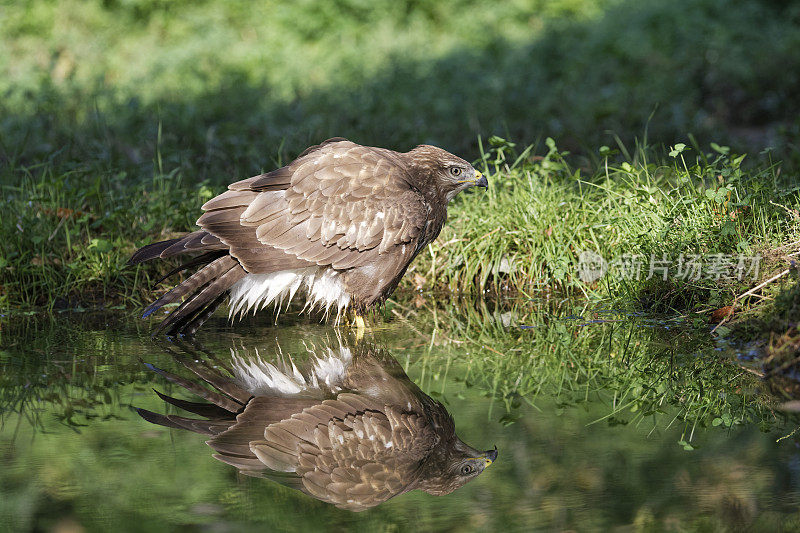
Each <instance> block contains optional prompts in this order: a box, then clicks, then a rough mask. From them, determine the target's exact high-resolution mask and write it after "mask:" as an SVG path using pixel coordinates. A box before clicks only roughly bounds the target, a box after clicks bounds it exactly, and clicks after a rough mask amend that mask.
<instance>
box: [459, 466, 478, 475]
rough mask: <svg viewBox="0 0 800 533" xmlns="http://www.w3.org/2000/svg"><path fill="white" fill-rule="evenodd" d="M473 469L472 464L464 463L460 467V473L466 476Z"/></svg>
mask: <svg viewBox="0 0 800 533" xmlns="http://www.w3.org/2000/svg"><path fill="white" fill-rule="evenodd" d="M474 471H475V467H473V466H472V465H464V466H462V467H461V475H462V476H468V475H470V474H471V473H472V472H474Z"/></svg>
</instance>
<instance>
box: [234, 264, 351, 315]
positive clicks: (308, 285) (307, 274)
mask: <svg viewBox="0 0 800 533" xmlns="http://www.w3.org/2000/svg"><path fill="white" fill-rule="evenodd" d="M298 293H304V294H305V296H306V304H305V307H304V310H306V309H309V310H311V309H319V310H322V311H324V312H325V314H328V313H329V312H330V311H331V310H334V309H335V310H336V320H337V322H338V320H339V317H340V316H341V314H342V311H343V310H344V309H345V308H347V306H348V304H349V303H350V295H349V294H348V293H347V291H346V290H345V287H344V283H342V279H341V272H337V271H336V270H333V269H332V268H323V267H309V268H296V269H292V270H281V271H279V272H273V273H270V274H247V275H246V276H245V277H244V278H242V279H241V280H239V281H237V282H236V283H235V284H234V285H233V286H232V287H231V288H230V304H229V311H228V314H229V316H230V317H231V318H233V317H235V316H236V315H239V316H240V317H241V316H243V315H244V314H246V313H248V312H250V311H251V310H252V311H253V312H256V311H258V310H261V309H263V308H264V307H266V306H268V305H270V304H275V306H276V312H278V313H280V309H281V307H282V306H283V305H284V304H285V305H287V306H288V305H289V303H290V302H291V301H292V299H293V298H294V297H295V295H297V294H298Z"/></svg>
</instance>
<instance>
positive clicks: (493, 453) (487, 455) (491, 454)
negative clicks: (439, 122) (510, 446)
mask: <svg viewBox="0 0 800 533" xmlns="http://www.w3.org/2000/svg"><path fill="white" fill-rule="evenodd" d="M484 179H486V178H484ZM483 456H484V459H483V460H484V461H486V466H489V465H490V464H492V463H493V462H494V461H495V459H497V446H495V447H494V450H487V451H485V452H483Z"/></svg>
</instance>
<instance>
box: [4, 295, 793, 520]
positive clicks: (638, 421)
mask: <svg viewBox="0 0 800 533" xmlns="http://www.w3.org/2000/svg"><path fill="white" fill-rule="evenodd" d="M374 323H375V327H374V328H373V332H372V334H370V335H368V336H367V337H366V338H365V339H364V340H362V341H361V342H363V343H371V344H372V345H375V346H377V347H380V348H381V349H385V350H387V351H388V352H389V353H390V354H392V356H393V357H394V358H395V359H397V361H398V362H399V363H400V365H401V366H402V367H403V368H404V370H405V371H406V372H407V373H408V375H409V376H410V377H411V378H412V380H413V381H414V382H415V383H416V384H417V385H418V386H419V387H420V388H421V389H422V390H423V391H425V393H426V394H428V395H430V396H431V397H433V398H435V399H437V400H438V401H440V402H442V403H443V405H445V406H446V408H447V409H448V410H449V411H450V413H451V414H452V416H453V418H454V420H455V424H456V428H457V432H458V434H459V436H460V437H461V438H462V439H463V440H464V441H465V442H467V443H469V444H470V445H472V446H474V447H476V448H478V449H481V450H482V449H490V448H491V447H492V446H494V445H496V446H497V448H498V450H499V457H498V459H497V461H496V462H495V463H494V464H492V465H491V466H490V467H488V468H487V469H486V471H485V472H483V473H482V474H481V475H480V476H479V477H477V478H476V479H475V480H473V481H472V482H470V483H468V484H467V485H465V486H464V487H463V488H461V489H458V490H457V491H456V492H454V493H453V494H450V495H448V496H441V497H434V496H431V495H428V494H425V493H422V492H419V491H414V492H410V493H407V494H404V495H401V496H398V497H396V498H393V499H390V500H389V501H387V502H386V503H383V504H381V505H378V506H377V507H374V508H372V509H369V510H366V511H363V512H360V513H353V512H349V511H345V510H341V509H337V508H336V507H333V506H331V505H329V504H325V503H322V502H320V501H318V500H315V499H313V498H311V497H309V496H307V495H305V494H302V493H300V492H298V491H296V490H293V489H290V488H287V487H284V486H282V485H280V484H277V483H275V482H272V481H269V480H264V479H254V478H250V477H247V476H243V475H241V474H240V473H238V472H237V470H236V469H235V468H232V467H230V466H228V465H225V464H222V463H220V462H218V461H215V460H214V459H213V458H212V457H211V453H212V450H210V449H209V448H208V446H206V445H205V444H204V441H205V440H206V439H207V437H203V436H202V435H197V434H194V433H191V432H188V431H183V430H178V429H168V428H164V427H161V426H157V425H153V424H150V423H148V422H147V421H145V420H143V419H142V418H140V417H139V416H138V415H137V414H136V412H135V411H134V410H133V407H142V408H145V409H149V410H152V411H155V412H177V411H176V410H175V409H174V408H173V407H171V406H168V405H166V404H165V402H163V401H161V400H160V399H159V398H158V397H157V396H156V395H155V394H154V393H153V392H152V389H153V388H156V389H158V390H160V391H164V392H167V393H169V394H174V395H176V396H178V397H181V398H184V399H193V398H192V397H191V395H190V394H188V393H185V392H184V391H181V390H180V387H177V386H176V385H174V384H170V383H168V382H166V381H165V380H164V378H163V377H161V376H159V375H158V374H155V373H153V372H151V371H149V370H148V369H147V368H146V367H145V366H144V365H143V364H142V361H145V362H148V363H152V364H155V365H156V366H159V367H160V368H164V369H166V370H169V371H171V372H175V373H183V374H186V372H185V369H181V367H180V365H178V364H176V362H175V360H173V359H172V357H170V355H169V354H168V353H166V352H165V351H164V348H163V343H159V342H154V341H153V340H152V339H150V337H149V331H150V330H149V328H150V325H149V324H148V323H147V322H143V321H141V320H139V319H137V318H135V317H131V316H127V315H124V314H109V313H102V314H101V313H92V314H88V313H64V314H61V315H57V316H55V317H52V318H45V317H23V316H11V317H5V318H4V319H3V322H2V330H1V331H0V335H2V338H1V339H0V342H1V343H2V344H1V346H2V351H0V372H2V374H0V457H2V460H3V466H4V468H2V469H0V524H2V526H0V527H3V528H5V529H7V530H9V531H30V530H57V529H60V528H67V527H68V528H71V530H73V531H80V530H89V531H98V530H112V529H115V530H120V531H125V530H147V531H160V530H163V531H168V530H175V529H184V530H189V531H192V530H215V531H216V530H222V531H252V530H265V529H267V530H281V531H306V530H309V528H313V529H315V530H316V529H331V530H342V529H350V528H352V529H355V528H358V529H364V528H370V530H379V531H383V530H390V531H394V530H405V529H408V528H412V527H413V528H420V529H426V530H445V531H473V530H486V529H487V528H489V529H506V530H512V531H518V530H526V529H531V528H533V529H542V530H554V529H556V530H561V529H578V530H587V529H588V530H592V529H608V528H619V527H621V528H630V529H632V530H639V529H655V530H681V529H720V528H725V529H739V528H742V527H752V528H754V529H775V528H783V529H796V528H797V527H800V514H798V501H800V494H799V493H798V485H799V484H800V471H799V469H800V461H799V460H798V459H800V455H799V454H798V449H797V442H796V439H795V436H794V433H793V432H794V431H795V429H796V428H797V427H798V421H797V419H795V418H792V417H790V416H787V415H784V414H782V413H781V412H780V411H777V410H776V409H775V408H774V407H775V405H776V404H777V403H779V402H780V401H784V400H785V399H786V398H782V397H781V394H782V393H781V391H780V390H776V389H775V387H773V388H772V389H770V388H769V387H766V386H765V385H764V384H763V383H762V382H761V380H760V378H759V376H758V375H757V373H758V368H757V366H755V365H754V364H753V363H752V362H748V360H749V359H750V357H749V354H747V353H739V352H737V351H736V350H734V349H731V348H728V347H722V346H719V345H717V344H716V343H715V341H714V340H713V338H712V337H711V336H709V335H708V334H707V333H704V331H703V330H702V329H700V330H697V329H696V328H693V327H691V325H690V324H687V322H686V320H685V319H681V318H669V317H652V316H643V315H637V314H633V313H626V312H623V311H619V310H604V309H587V308H583V307H579V306H578V307H576V306H573V305H571V304H569V303H565V302H554V301H550V302H522V301H520V302H505V303H503V304H497V305H487V304H482V303H480V304H465V305H463V306H459V305H451V304H449V303H448V304H444V303H438V304H437V303H435V302H433V301H432V300H431V299H426V298H423V297H421V296H420V297H418V298H417V299H416V301H413V300H411V301H408V302H403V303H400V304H390V305H389V306H388V309H387V310H386V311H385V313H384V315H383V316H382V317H379V318H376V319H375V320H374ZM342 335H345V336H347V335H348V333H347V332H342V331H340V330H337V329H336V328H333V327H331V326H325V325H320V324H316V323H314V322H313V321H309V320H305V319H289V320H285V321H284V320H282V322H281V325H279V326H275V325H273V324H272V323H271V321H270V318H269V317H268V316H267V317H263V316H262V317H259V318H256V319H249V320H247V321H245V322H244V323H242V324H241V325H239V326H237V327H235V328H232V327H230V326H229V325H228V324H227V322H226V320H225V319H224V318H223V317H220V318H215V319H213V320H212V321H211V322H209V324H208V326H207V327H206V328H205V329H204V330H203V331H201V332H200V333H199V334H198V336H197V341H198V342H199V343H201V345H202V347H203V348H204V349H206V350H208V351H209V352H210V353H213V354H214V355H215V356H218V357H220V358H221V359H224V358H230V354H231V350H232V349H233V350H234V351H236V350H239V351H241V350H255V349H257V350H258V351H259V354H260V355H261V356H263V357H265V358H269V357H277V356H279V355H281V354H283V355H284V356H286V355H291V356H292V357H300V358H302V357H303V356H304V354H308V353H309V351H313V350H315V349H318V348H319V347H321V346H326V345H331V344H335V343H337V342H339V341H338V340H337V339H339V338H341V337H342ZM748 365H750V366H748Z"/></svg>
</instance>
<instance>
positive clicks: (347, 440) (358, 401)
mask: <svg viewBox="0 0 800 533" xmlns="http://www.w3.org/2000/svg"><path fill="white" fill-rule="evenodd" d="M437 443H438V436H437V435H436V433H435V432H434V430H433V429H432V428H431V427H430V426H429V425H428V424H426V423H425V420H424V418H423V415H420V414H416V413H407V412H400V411H397V410H395V409H394V408H390V407H386V406H378V404H376V403H375V402H374V401H373V400H371V399H369V398H365V397H362V396H358V395H355V394H347V393H346V394H340V395H339V397H338V398H337V399H336V400H327V401H325V402H324V403H323V404H321V405H317V406H314V407H309V408H307V409H305V410H304V411H303V413H302V414H300V415H295V416H293V417H292V418H291V419H289V420H284V421H281V422H280V423H278V424H273V425H272V426H270V427H268V428H267V429H266V431H265V432H264V440H262V441H255V442H252V443H251V445H250V448H251V450H252V452H253V453H254V454H255V455H256V456H257V457H258V458H259V459H260V460H261V462H262V463H264V464H265V465H266V466H267V467H268V468H270V469H273V470H278V471H283V472H294V473H296V474H297V475H298V476H299V477H300V479H301V480H302V482H303V490H305V491H306V492H308V493H309V494H311V495H313V496H315V497H316V498H319V499H321V500H323V501H326V502H329V503H332V504H334V505H336V506H337V507H341V508H344V509H350V510H353V511H360V510H364V509H367V508H369V507H372V506H374V505H377V504H378V503H381V502H383V501H386V500H388V499H389V498H391V497H392V496H396V495H397V494H400V493H402V492H404V490H405V489H406V487H408V486H409V484H410V483H411V482H412V481H413V480H414V476H415V473H416V470H417V468H418V467H419V464H420V462H421V461H422V460H423V459H424V458H425V457H427V455H428V453H429V452H430V450H431V449H432V448H433V447H434V446H435V445H436V444H437Z"/></svg>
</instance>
